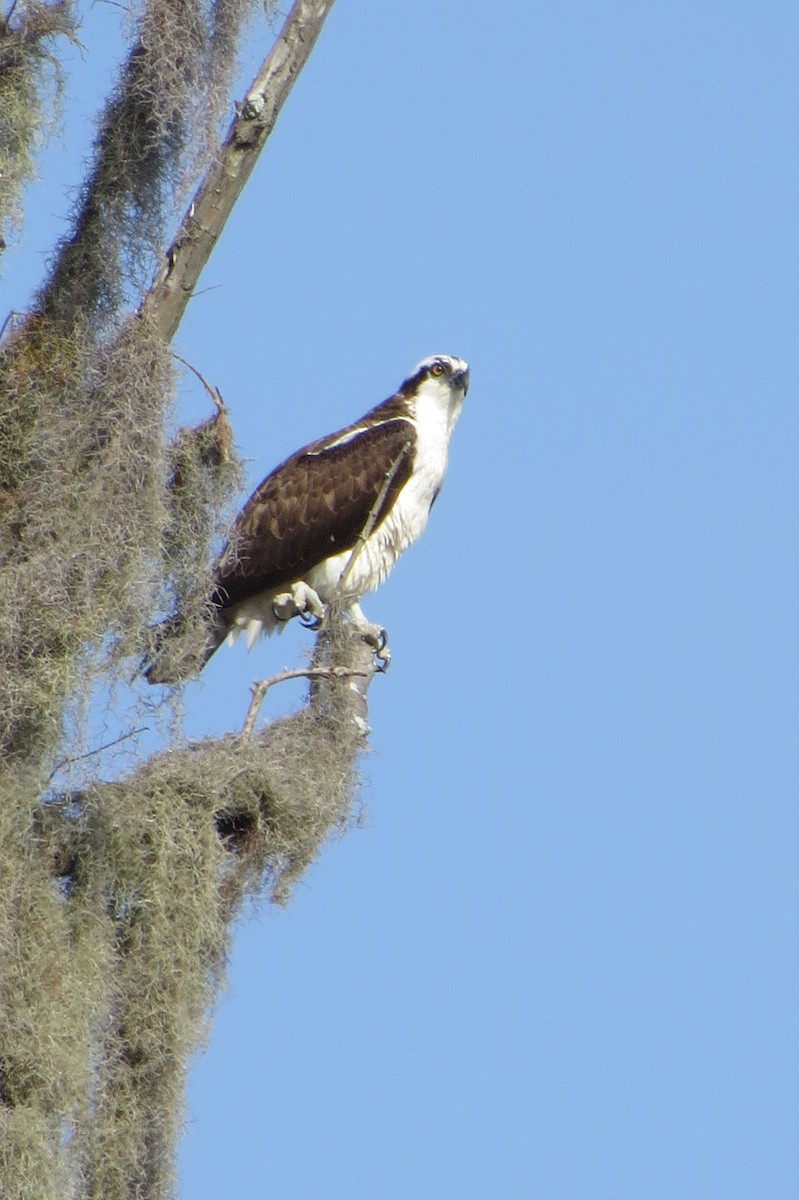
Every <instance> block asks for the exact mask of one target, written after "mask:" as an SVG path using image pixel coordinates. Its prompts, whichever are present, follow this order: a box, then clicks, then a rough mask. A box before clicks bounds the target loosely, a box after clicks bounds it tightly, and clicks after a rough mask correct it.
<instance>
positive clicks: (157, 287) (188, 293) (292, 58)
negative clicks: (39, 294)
mask: <svg viewBox="0 0 799 1200" xmlns="http://www.w3.org/2000/svg"><path fill="white" fill-rule="evenodd" d="M333 3H334V0H295V4H294V6H293V7H292V10H291V12H290V13H289V15H288V17H287V18H286V21H285V24H284V25H283V28H282V30H281V31H280V34H279V35H278V38H277V41H276V42H275V44H274V46H273V47H272V49H271V51H270V52H269V54H268V55H267V57H266V58H265V60H264V62H263V64H262V65H261V68H260V70H259V71H258V73H257V75H256V76H255V79H254V80H253V83H252V86H251V88H250V90H249V92H248V93H247V97H246V99H245V101H244V103H243V104H242V105H241V106H240V107H239V111H238V113H237V115H236V117H235V118H234V120H233V122H232V124H231V126H230V129H229V130H228V134H227V137H226V138H225V141H224V142H223V144H222V146H221V148H220V151H219V154H218V156H217V158H216V161H215V162H214V164H213V166H212V167H211V168H210V170H209V171H208V173H207V174H206V176H205V179H204V180H203V182H202V183H201V184H200V186H199V188H198V189H197V192H196V193H195V196H194V199H193V200H192V202H191V204H190V205H189V208H188V210H187V212H186V214H185V216H184V218H183V221H182V222H181V225H180V229H179V230H178V233H177V236H176V237H175V240H174V241H173V243H172V245H171V246H170V247H169V249H168V250H167V253H166V256H165V259H164V263H163V265H162V267H161V269H160V271H159V272H158V274H157V275H156V277H155V279H154V281H153V284H152V286H151V288H150V290H149V292H148V293H147V295H146V296H145V298H144V300H143V302H142V305H141V308H140V313H141V315H142V316H144V317H147V318H149V319H150V320H152V321H153V322H154V324H155V328H156V329H157V331H158V332H159V333H160V335H161V337H162V338H163V339H164V341H165V342H170V341H171V340H172V338H173V337H174V336H175V332H176V330H177V328H178V326H179V324H180V322H181V319H182V317H183V314H184V312H185V310H186V306H187V304H188V302H189V300H190V299H191V297H192V294H193V292H194V289H195V287H196V285H197V281H198V279H199V277H200V273H201V271H202V270H203V268H204V266H205V264H206V263H207V261H208V259H209V258H210V255H211V251H212V250H213V248H214V246H215V245H216V242H217V240H218V238H219V235H220V234H221V232H222V230H223V228H224V226H225V222H226V221H227V219H228V217H229V216H230V213H231V211H232V209H233V206H234V205H235V203H236V201H237V200H238V198H239V196H240V195H241V192H242V189H243V188H244V185H245V183H246V182H247V180H248V179H249V177H250V174H251V173H252V169H253V167H254V166H255V163H256V161H257V159H258V155H259V154H260V152H261V150H262V149H263V146H264V144H265V143H266V141H267V139H268V137H269V135H270V133H271V132H272V130H273V129H274V126H275V122H276V121H277V118H278V116H279V114H280V110H281V108H282V107H283V104H284V102H285V101H286V99H287V98H288V95H289V92H290V91H291V89H292V87H293V86H294V83H295V81H296V79H297V76H298V75H299V73H300V71H301V70H302V68H303V67H304V66H305V63H306V62H307V60H308V58H309V56H310V54H311V51H312V50H313V48H314V45H315V44H316V39H317V37H318V36H319V33H320V31H321V29H322V26H323V25H324V22H325V19H326V18H327V15H328V13H329V12H330V9H331V8H332V7H333Z"/></svg>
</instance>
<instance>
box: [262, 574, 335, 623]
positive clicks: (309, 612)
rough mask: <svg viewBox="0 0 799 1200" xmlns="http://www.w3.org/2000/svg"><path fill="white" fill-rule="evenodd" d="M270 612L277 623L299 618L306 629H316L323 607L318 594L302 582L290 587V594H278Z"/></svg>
mask: <svg viewBox="0 0 799 1200" xmlns="http://www.w3.org/2000/svg"><path fill="white" fill-rule="evenodd" d="M272 612H273V613H274V614H275V616H276V617H277V619H278V621H290V620H291V618H292V617H297V616H299V617H300V618H301V620H302V623H303V625H304V626H305V627H306V628H307V629H318V628H319V626H320V625H321V624H322V619H323V617H324V615H325V606H324V604H323V603H322V601H321V600H320V599H319V596H318V594H317V593H316V592H315V591H314V590H313V588H312V587H310V586H309V585H308V584H307V583H304V582H303V580H300V581H299V582H298V583H293V584H292V585H291V591H290V592H280V594H279V595H277V596H275V597H274V599H273V600H272Z"/></svg>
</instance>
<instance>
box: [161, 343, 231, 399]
mask: <svg viewBox="0 0 799 1200" xmlns="http://www.w3.org/2000/svg"><path fill="white" fill-rule="evenodd" d="M172 357H173V358H176V359H177V361H178V362H180V363H183V366H184V367H188V369H189V370H190V371H191V372H192V374H194V375H196V376H197V378H198V379H199V381H200V383H201V384H202V385H203V387H204V388H205V390H206V392H207V393H208V395H209V396H210V397H211V400H212V401H213V403H214V406H215V408H216V411H217V412H218V413H226V412H227V405H226V404H225V401H224V400H223V399H222V393H221V392H220V390H219V388H218V387H214V386H213V385H212V384H210V383H209V382H208V380H207V379H206V378H205V376H204V375H201V374H200V372H199V371H198V370H197V368H196V367H195V366H193V365H192V364H191V363H190V362H189V361H188V359H186V358H184V357H183V355H182V354H178V352H177V351H176V350H173V351H172Z"/></svg>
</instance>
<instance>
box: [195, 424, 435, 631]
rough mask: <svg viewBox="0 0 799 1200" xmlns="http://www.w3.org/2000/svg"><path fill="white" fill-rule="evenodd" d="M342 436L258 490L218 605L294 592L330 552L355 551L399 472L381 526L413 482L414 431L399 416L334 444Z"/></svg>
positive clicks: (221, 580) (235, 541)
mask: <svg viewBox="0 0 799 1200" xmlns="http://www.w3.org/2000/svg"><path fill="white" fill-rule="evenodd" d="M343 436H346V433H344V434H339V435H334V436H333V437H332V438H329V439H326V440H325V441H321V442H314V443H312V445H310V446H307V447H306V448H305V449H304V450H300V451H299V452H298V453H297V454H294V455H292V457H291V458H288V459H286V461H285V462H284V463H281V465H280V466H279V467H276V468H275V470H274V471H273V472H272V474H271V475H268V476H267V477H266V479H265V480H264V481H263V483H262V484H261V485H260V486H259V487H258V488H257V489H256V490H255V492H253V494H252V496H251V497H250V499H249V500H248V501H247V503H246V505H245V506H244V508H243V509H242V512H241V514H240V515H239V517H238V519H237V521H236V524H235V526H234V529H233V536H232V537H231V539H230V542H229V544H228V545H227V546H226V548H225V550H224V551H223V553H222V555H221V556H220V559H219V563H218V566H217V571H216V578H217V587H216V590H215V593H214V597H213V599H214V603H216V604H218V605H219V606H220V607H222V608H224V607H227V606H228V605H231V604H237V603H239V602H240V601H241V600H245V599H247V597H249V596H253V595H256V594H257V593H258V592H261V591H265V590H267V589H270V590H271V589H274V588H281V587H284V586H288V585H289V584H290V583H293V582H294V581H295V580H298V579H302V578H303V577H304V576H305V574H306V573H307V572H308V571H309V570H310V569H311V568H312V567H314V566H316V565H317V563H320V562H322V561H324V559H326V558H328V557H329V556H330V555H331V554H339V553H341V552H342V551H345V550H349V549H351V548H352V547H353V546H354V545H355V542H356V541H357V539H358V537H359V535H360V534H361V533H363V531H364V529H365V528H366V526H367V523H368V521H369V515H370V513H371V512H372V509H373V508H374V506H375V504H376V503H377V500H378V497H379V496H380V492H381V490H382V489H383V488H384V487H385V484H386V479H387V478H388V476H389V475H390V474H391V471H392V469H394V468H395V469H394V474H393V476H392V478H391V482H390V484H389V486H388V490H387V492H386V495H385V498H384V500H383V502H382V504H381V506H380V510H379V512H378V514H377V520H376V522H375V526H374V528H376V527H377V525H379V524H380V522H381V521H382V520H383V518H384V517H385V515H386V513H387V512H388V511H389V508H390V506H391V504H392V502H393V500H394V498H395V496H396V495H397V493H398V492H399V491H400V489H401V488H402V487H403V485H404V484H405V483H406V482H407V480H408V477H409V476H410V473H411V470H412V467H413V458H414V455H413V443H414V440H415V431H414V427H413V425H412V424H411V423H410V422H409V421H407V420H404V419H403V418H400V417H398V418H395V419H393V420H388V421H382V422H381V423H380V424H376V425H372V426H371V427H369V428H366V429H363V430H361V431H360V432H358V433H357V434H355V436H354V437H352V438H351V439H350V440H348V441H345V442H343V443H342V444H340V445H333V446H329V445H328V443H329V442H330V441H335V440H336V437H343ZM409 442H410V446H409V447H408V449H407V451H406V452H405V453H404V455H403V448H404V447H405V446H406V445H407V443H409ZM398 460H399V465H398V466H395V465H396V463H397V461H398Z"/></svg>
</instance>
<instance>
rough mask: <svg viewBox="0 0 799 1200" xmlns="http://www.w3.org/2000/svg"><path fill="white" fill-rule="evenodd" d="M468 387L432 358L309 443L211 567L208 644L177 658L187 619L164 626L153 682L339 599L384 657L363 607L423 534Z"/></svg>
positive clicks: (282, 469) (265, 487)
mask: <svg viewBox="0 0 799 1200" xmlns="http://www.w3.org/2000/svg"><path fill="white" fill-rule="evenodd" d="M468 387H469V367H468V365H467V363H465V362H464V361H463V359H462V358H452V357H450V356H449V355H447V354H437V355H434V356H433V357H431V358H425V359H423V360H422V362H420V363H419V365H418V366H417V367H416V368H415V369H414V371H413V372H412V374H411V375H410V376H409V377H408V378H407V379H406V380H405V382H404V383H403V384H402V385H401V387H400V388H399V389H398V390H397V391H396V392H395V393H394V395H393V396H390V397H389V398H388V400H384V401H383V403H382V404H378V405H377V406H376V407H375V408H372V409H370V410H369V412H368V413H366V415H365V416H363V417H361V419H360V421H356V422H355V424H353V425H348V426H347V427H346V429H340V430H339V431H338V432H337V433H332V434H330V436H329V437H325V438H320V439H319V441H316V442H311V444H310V445H308V446H305V447H303V449H302V450H298V451H297V452H296V454H292V455H291V457H290V458H287V459H286V460H285V462H283V463H281V464H280V466H279V467H276V468H275V469H274V471H272V473H271V474H270V475H267V477H266V479H265V480H264V481H263V483H261V484H260V486H259V487H257V488H256V490H255V491H254V492H253V494H252V496H250V499H249V500H248V501H247V503H246V504H245V506H244V508H243V509H242V511H241V512H240V514H239V516H238V517H237V519H236V522H235V524H234V526H233V531H232V535H231V538H230V541H229V542H228V544H227V545H226V546H225V548H224V550H223V551H222V553H221V555H220V556H219V559H218V561H217V563H216V566H215V568H214V587H213V592H212V595H211V597H210V614H211V615H210V620H209V630H208V642H207V645H206V647H205V648H204V650H203V651H202V652H201V653H199V654H197V653H195V654H194V655H190V654H189V655H187V654H186V653H184V652H183V651H178V649H177V647H175V648H174V649H175V652H174V653H170V650H171V649H172V647H171V645H170V642H171V641H172V638H173V636H174V635H175V634H176V633H177V632H179V630H180V628H181V624H182V622H181V618H180V617H172V618H170V619H169V620H168V621H165V622H164V623H163V624H162V625H161V626H160V627H159V629H158V631H157V634H156V649H155V654H154V657H153V661H152V662H151V664H150V666H149V668H148V669H147V671H146V675H147V678H148V679H149V681H150V683H174V682H176V681H178V680H180V679H184V678H186V677H187V676H190V675H192V674H197V673H199V671H200V670H202V668H203V667H204V666H205V664H206V663H207V662H208V659H209V658H210V657H211V655H212V654H213V653H214V652H215V651H216V650H217V649H218V648H219V646H221V644H222V642H223V641H225V639H226V638H227V639H229V640H231V641H232V640H235V638H236V637H238V635H239V634H241V633H246V636H247V642H248V645H249V646H252V644H253V642H254V641H255V640H256V638H257V637H258V636H259V635H260V634H270V633H273V632H274V631H275V630H276V629H280V628H281V627H283V626H284V625H285V622H286V621H287V620H289V619H290V618H291V617H293V616H296V615H297V614H305V615H306V616H307V617H308V618H309V619H313V618H321V616H322V615H323V613H324V605H325V604H327V603H330V601H332V600H333V599H335V598H336V597H339V598H341V599H342V600H343V601H344V604H345V609H346V612H347V615H348V616H349V617H350V619H352V620H353V621H355V622H357V623H358V624H359V625H361V626H362V627H363V630H364V636H366V637H367V639H368V640H370V641H373V644H375V646H376V648H377V649H378V650H381V651H382V650H383V648H384V646H385V633H384V632H383V631H382V630H379V629H377V628H376V627H375V626H372V625H369V623H368V622H367V621H366V619H365V617H364V615H363V613H362V612H361V608H360V605H359V603H358V600H359V598H360V597H361V596H363V595H364V594H365V593H366V592H371V591H374V589H375V588H376V587H378V585H379V584H381V583H382V582H383V580H384V579H385V578H386V576H387V575H388V573H389V572H390V570H391V569H392V567H393V566H394V564H395V562H396V561H397V559H398V558H399V556H400V555H401V554H402V552H403V551H404V550H407V548H408V546H410V545H411V543H412V542H415V541H416V539H417V538H418V537H420V536H421V534H422V533H423V532H424V529H425V526H426V525H427V518H428V516H429V513H430V509H431V508H432V507H433V504H434V503H435V501H436V498H437V496H438V494H439V492H440V491H441V486H442V484H443V482H444V477H445V475H446V473H447V454H448V449H449V440H450V437H451V436H452V431H453V429H454V427H455V422H456V421H457V419H458V417H459V416H460V411H461V407H462V405H463V399H464V396H465V395H466V392H467V389H468Z"/></svg>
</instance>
